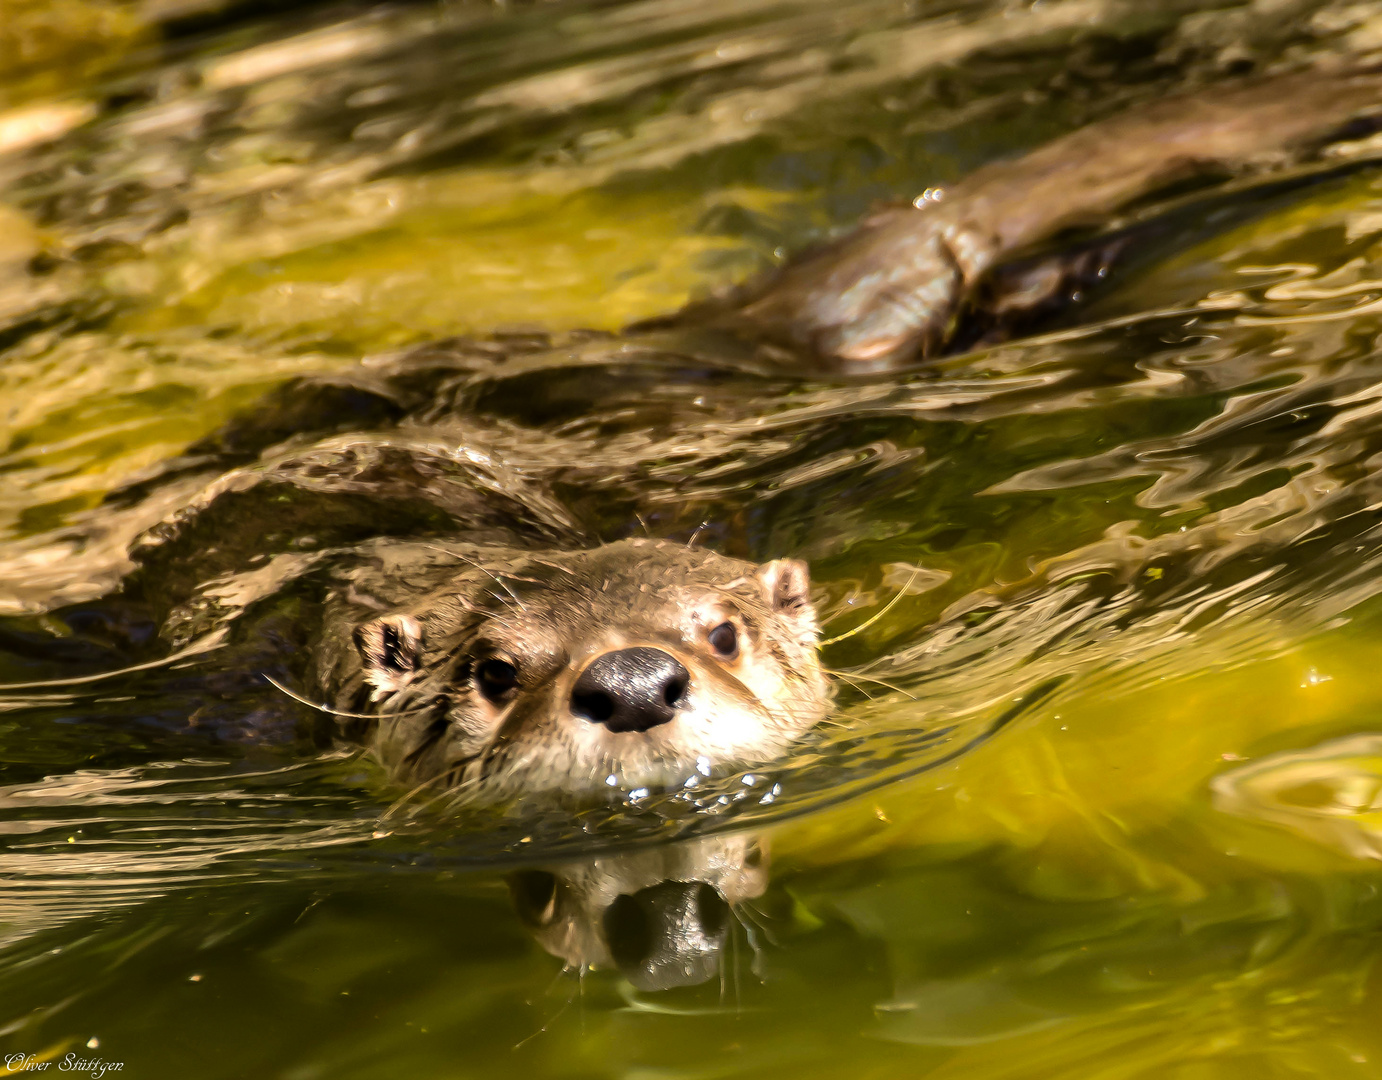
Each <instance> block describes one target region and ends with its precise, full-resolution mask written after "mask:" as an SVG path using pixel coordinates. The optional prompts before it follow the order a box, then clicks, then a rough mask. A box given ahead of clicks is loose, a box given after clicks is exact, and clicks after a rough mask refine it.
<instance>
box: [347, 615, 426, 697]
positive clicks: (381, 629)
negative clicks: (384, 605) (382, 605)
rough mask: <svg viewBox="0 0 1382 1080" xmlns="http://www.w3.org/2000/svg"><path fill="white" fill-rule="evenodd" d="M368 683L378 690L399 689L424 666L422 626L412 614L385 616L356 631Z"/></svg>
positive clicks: (356, 640) (356, 643)
mask: <svg viewBox="0 0 1382 1080" xmlns="http://www.w3.org/2000/svg"><path fill="white" fill-rule="evenodd" d="M355 647H356V648H357V649H359V650H360V658H361V659H362V660H363V661H364V662H365V681H366V682H368V683H369V684H370V685H371V686H373V687H374V688H375V690H376V691H379V692H383V693H388V692H390V691H393V690H397V689H398V688H399V687H400V686H402V685H403V684H404V683H405V682H407V681H408V678H409V676H411V675H412V674H413V672H415V671H417V670H418V668H419V667H421V666H422V624H421V623H419V622H418V621H417V620H416V619H415V618H413V617H412V616H411V615H385V616H384V617H383V618H382V619H375V620H373V621H372V622H367V623H365V624H364V625H363V626H357V627H356V628H355Z"/></svg>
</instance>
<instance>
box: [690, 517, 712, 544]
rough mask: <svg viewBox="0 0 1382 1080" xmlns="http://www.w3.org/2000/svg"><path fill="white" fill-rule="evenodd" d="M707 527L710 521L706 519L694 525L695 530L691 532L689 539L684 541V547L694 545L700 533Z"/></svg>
mask: <svg viewBox="0 0 1382 1080" xmlns="http://www.w3.org/2000/svg"><path fill="white" fill-rule="evenodd" d="M708 528H710V522H708V521H702V522H701V523H700V524H699V525H697V526H696V531H695V532H693V533H692V534H691V539H690V540H688V541H686V547H687V549H688V550H690V549H691V548H694V547H695V546H696V541H697V540H699V539H700V535H701V533H703V532H705V530H706V529H708Z"/></svg>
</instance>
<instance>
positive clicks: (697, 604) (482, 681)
mask: <svg viewBox="0 0 1382 1080" xmlns="http://www.w3.org/2000/svg"><path fill="white" fill-rule="evenodd" d="M400 582H404V583H406V585H405V586H404V589H405V591H406V592H407V594H408V595H406V596H405V597H403V598H401V600H400V598H399V597H398V596H397V595H396V594H397V593H398V592H399V590H400ZM386 593H393V594H395V595H393V596H392V597H390V596H388V595H385V594H386ZM381 609H382V610H381ZM817 640H818V628H817V622H816V613H815V609H814V608H813V607H812V604H811V599H810V577H809V574H808V571H807V568H806V565H805V563H802V562H799V561H797V560H794V559H778V560H775V561H773V562H769V563H765V564H762V565H758V564H754V563H751V562H745V561H743V560H740V559H733V558H727V557H725V556H722V555H717V554H715V553H713V552H710V551H703V550H692V549H688V548H686V547H684V546H681V545H677V544H672V543H670V542H663V541H654V540H626V541H622V542H619V543H614V544H608V545H606V546H603V547H599V548H595V549H592V550H587V551H575V552H543V553H540V554H534V553H532V552H520V551H513V550H506V549H497V550H496V549H484V548H468V547H465V546H463V545H447V544H444V543H435V544H419V543H417V542H403V543H394V544H383V545H381V546H380V547H378V548H377V549H376V550H375V552H374V553H373V556H372V557H371V558H370V559H369V560H368V561H367V563H366V564H365V565H363V566H360V565H357V566H356V567H355V568H353V569H352V570H350V571H349V572H345V573H343V574H342V576H341V580H340V581H339V583H338V585H337V587H336V588H335V589H334V590H333V593H332V595H331V597H330V598H329V599H328V602H327V618H326V620H325V626H324V641H323V646H324V647H323V648H322V649H321V650H320V651H319V654H318V655H319V656H320V657H321V658H322V668H321V677H322V682H323V684H324V688H325V689H326V690H327V692H328V694H329V695H330V696H331V698H332V700H334V702H335V705H336V707H337V708H338V709H339V710H340V711H341V712H342V713H349V714H354V715H353V718H352V719H351V720H350V721H349V725H350V731H349V736H350V737H351V738H352V739H354V740H356V741H359V742H363V743H364V744H365V745H366V746H367V747H368V748H369V749H370V750H371V751H372V752H373V754H374V755H375V756H376V757H377V758H378V759H379V760H380V761H381V762H382V763H383V765H384V766H385V767H386V768H387V769H388V770H389V772H390V773H391V774H392V775H393V777H394V778H395V779H397V780H399V781H401V782H404V783H409V784H423V783H426V782H429V781H435V782H436V783H437V785H438V787H455V786H459V785H473V786H475V787H476V788H477V789H480V790H483V791H484V792H485V794H486V795H487V796H490V797H504V796H508V795H516V794H520V793H534V792H567V793H582V792H592V791H597V790H608V789H609V788H610V787H618V788H625V789H627V788H639V787H648V788H657V787H664V786H667V785H672V784H677V785H679V784H681V783H682V782H684V780H685V779H686V778H687V776H689V775H691V774H692V773H694V772H696V771H702V772H704V771H707V770H708V769H714V768H717V767H720V768H723V767H735V766H741V765H747V764H751V763H755V762H762V761H765V760H770V759H772V758H774V757H777V756H779V755H780V754H782V753H783V752H784V751H785V750H786V749H787V748H788V746H789V745H790V744H791V743H792V742H793V740H795V739H797V738H798V737H799V736H801V735H802V734H803V733H804V732H805V731H807V730H808V729H809V728H811V727H812V726H813V725H815V724H816V723H817V722H818V721H820V720H821V719H822V717H823V716H824V713H825V710H826V707H827V705H828V701H829V688H828V683H827V680H826V678H825V675H824V673H823V672H822V670H821V667H820V663H819V660H818V658H817V652H816V646H817Z"/></svg>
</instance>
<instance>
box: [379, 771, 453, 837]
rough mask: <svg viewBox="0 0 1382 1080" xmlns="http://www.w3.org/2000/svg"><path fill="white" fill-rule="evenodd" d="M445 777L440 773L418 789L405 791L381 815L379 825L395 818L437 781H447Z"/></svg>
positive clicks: (425, 781)
mask: <svg viewBox="0 0 1382 1080" xmlns="http://www.w3.org/2000/svg"><path fill="white" fill-rule="evenodd" d="M445 777H446V774H445V773H440V774H438V775H437V776H430V777H428V778H427V779H426V780H424V781H423V782H422V783H420V784H418V785H417V787H415V788H411V789H410V790H408V791H405V792H404V793H403V794H402V795H400V796H399V797H398V798H396V799H395V800H394V801H393V802H391V803H390V804H389V808H388V809H387V810H385V811H384V812H383V813H382V814H380V815H379V823H380V824H381V825H382V824H383V823H384V822H386V821H388V820H389V818H391V817H393V816H394V813H395V812H396V811H398V810H399V809H400V808H402V807H403V806H406V805H407V804H408V803H409V802H410V801H411V800H412V798H413V797H414V796H415V795H417V794H419V793H420V792H422V791H425V790H426V789H427V788H429V787H431V786H432V785H433V784H435V783H437V781H439V780H443V779H445Z"/></svg>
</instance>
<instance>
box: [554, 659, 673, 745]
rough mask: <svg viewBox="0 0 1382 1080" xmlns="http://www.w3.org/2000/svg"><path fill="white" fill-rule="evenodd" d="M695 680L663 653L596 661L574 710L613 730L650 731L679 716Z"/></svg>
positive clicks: (574, 695) (580, 684)
mask: <svg viewBox="0 0 1382 1080" xmlns="http://www.w3.org/2000/svg"><path fill="white" fill-rule="evenodd" d="M690 681H691V676H690V675H689V674H688V673H687V671H686V669H685V668H684V667H682V666H681V664H679V663H678V662H677V659H676V657H674V656H670V655H668V654H667V653H665V652H663V651H662V650H661V649H642V648H639V649H620V650H618V651H617V652H608V653H605V654H604V656H600V657H596V659H595V660H594V661H592V663H591V664H590V666H589V667H587V668H586V669H585V671H583V672H582V673H581V677H580V678H579V679H577V680H576V685H575V687H574V688H573V689H572V691H571V711H572V712H573V713H575V714H576V715H577V716H583V717H585V718H586V719H587V720H591V721H594V722H595V723H597V724H604V725H605V727H607V728H609V729H610V731H647V730H648V729H649V728H652V727H657V725H658V724H665V723H667V721H668V720H670V719H672V716H673V715H674V714H675V713H676V711H677V706H678V705H680V704H681V700H682V698H683V697H684V696H685V694H686V686H687V684H688V683H689V682H690Z"/></svg>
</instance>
